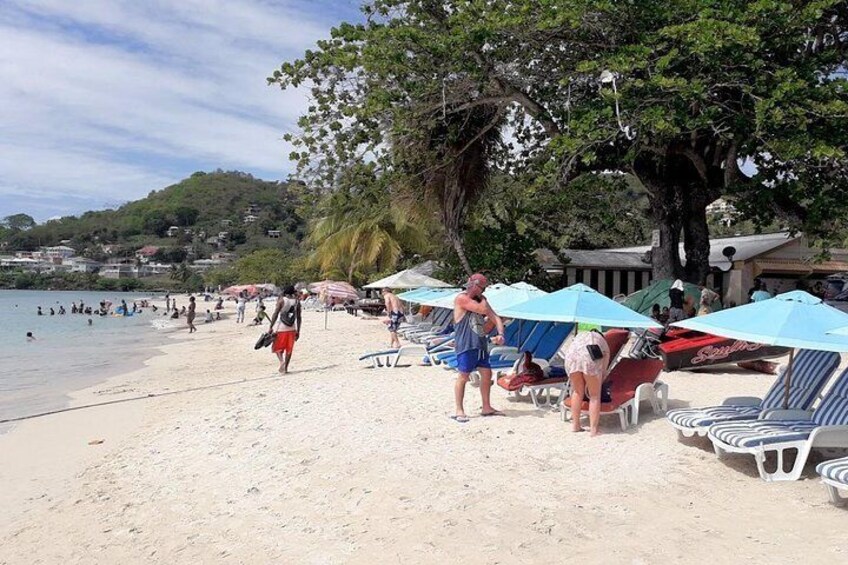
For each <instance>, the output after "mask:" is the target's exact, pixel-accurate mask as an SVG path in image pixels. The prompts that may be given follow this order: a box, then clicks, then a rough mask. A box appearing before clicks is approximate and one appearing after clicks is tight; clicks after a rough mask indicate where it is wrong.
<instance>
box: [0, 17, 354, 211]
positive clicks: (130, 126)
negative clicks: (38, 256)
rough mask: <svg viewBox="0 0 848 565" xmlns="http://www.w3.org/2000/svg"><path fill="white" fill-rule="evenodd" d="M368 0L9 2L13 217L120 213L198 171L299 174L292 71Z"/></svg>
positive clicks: (4, 94) (4, 42)
mask: <svg viewBox="0 0 848 565" xmlns="http://www.w3.org/2000/svg"><path fill="white" fill-rule="evenodd" d="M358 5H359V1H358V0H332V1H330V0H317V1H316V0H300V1H297V0H170V1H165V0H135V1H132V0H2V1H0V116H2V118H0V217H2V216H6V215H8V214H12V213H16V212H25V213H28V214H30V215H32V216H33V217H35V218H36V219H37V220H39V221H43V220H46V219H48V218H50V217H54V216H59V215H67V214H78V213H80V212H83V211H85V210H89V209H101V208H105V207H111V206H115V205H118V204H121V203H123V202H126V201H129V200H134V199H137V198H141V197H143V196H145V195H146V194H147V193H148V192H150V191H151V190H155V189H159V188H162V187H164V186H167V185H169V184H172V183H174V182H176V181H178V180H180V179H182V178H185V177H187V176H188V175H190V174H191V173H192V172H194V171H198V170H212V169H216V168H219V167H220V168H222V169H225V170H230V169H238V170H243V171H247V172H250V173H253V174H254V175H256V176H258V177H261V178H266V179H281V178H285V177H286V176H287V174H288V173H289V172H290V171H291V165H290V163H289V162H288V159H287V155H288V153H289V151H290V147H288V145H287V144H286V143H285V142H284V141H283V140H282V135H283V134H284V133H285V132H287V131H293V130H294V124H295V121H296V120H297V117H298V115H299V114H300V113H301V111H302V110H303V109H304V108H305V106H306V105H307V102H308V99H307V97H306V93H305V92H297V91H294V92H292V91H286V92H283V91H281V90H279V89H278V88H276V87H269V86H266V82H265V77H267V76H268V75H269V74H270V73H271V72H272V71H273V70H274V69H275V68H276V67H277V66H278V65H279V64H280V63H281V62H282V61H284V60H289V59H293V58H295V57H297V56H299V55H300V54H302V53H303V51H304V50H305V49H307V48H309V47H311V46H313V45H314V43H315V41H316V40H318V39H321V38H322V37H326V36H327V35H328V32H329V29H330V27H331V26H333V25H335V24H337V23H338V22H340V21H342V20H347V21H352V20H358V19H359V18H360V16H359V12H358Z"/></svg>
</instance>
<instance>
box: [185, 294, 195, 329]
mask: <svg viewBox="0 0 848 565" xmlns="http://www.w3.org/2000/svg"><path fill="white" fill-rule="evenodd" d="M196 307H197V305H196V304H195V302H194V296H189V297H188V312H187V313H186V322H188V333H194V332H196V331H197V328H195V327H194V316H195V309H196Z"/></svg>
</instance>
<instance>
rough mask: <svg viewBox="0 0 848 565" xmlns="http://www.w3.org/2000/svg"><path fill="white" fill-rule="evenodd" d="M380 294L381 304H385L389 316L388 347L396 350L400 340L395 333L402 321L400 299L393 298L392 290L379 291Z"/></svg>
mask: <svg viewBox="0 0 848 565" xmlns="http://www.w3.org/2000/svg"><path fill="white" fill-rule="evenodd" d="M381 294H382V295H383V302H384V303H385V304H386V314H388V315H389V335H391V336H392V340H391V343H390V344H389V347H391V348H393V349H397V348H399V347H400V340H399V339H398V334H397V332H398V329H400V324H401V323H402V322H403V319H404V316H403V307H402V306H401V305H400V299H399V298H398V297H397V296H395V293H394V292H392V289H390V288H384V289H383V290H382V291H381Z"/></svg>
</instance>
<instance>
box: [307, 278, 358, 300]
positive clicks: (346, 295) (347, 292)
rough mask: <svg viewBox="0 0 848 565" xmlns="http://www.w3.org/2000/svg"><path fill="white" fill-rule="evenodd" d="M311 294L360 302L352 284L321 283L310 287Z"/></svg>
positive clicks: (337, 282)
mask: <svg viewBox="0 0 848 565" xmlns="http://www.w3.org/2000/svg"><path fill="white" fill-rule="evenodd" d="M309 292H313V293H315V294H320V295H322V296H327V297H329V298H338V299H341V300H359V294H358V293H357V292H356V289H355V288H353V286H352V285H351V284H350V283H346V282H340V281H330V280H327V281H321V282H316V283H312V284H310V285H309Z"/></svg>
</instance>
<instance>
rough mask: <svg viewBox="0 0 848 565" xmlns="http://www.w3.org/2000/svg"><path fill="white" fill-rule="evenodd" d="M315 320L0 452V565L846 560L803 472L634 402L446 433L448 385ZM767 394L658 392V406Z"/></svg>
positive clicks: (101, 393) (208, 357)
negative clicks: (779, 474)
mask: <svg viewBox="0 0 848 565" xmlns="http://www.w3.org/2000/svg"><path fill="white" fill-rule="evenodd" d="M227 308H229V309H230V310H232V309H233V305H232V303H228V305H227ZM250 317H252V306H249V307H248V318H250ZM201 322H202V317H201ZM323 325H324V315H323V314H318V313H311V312H307V313H305V314H304V332H303V336H302V338H301V340H300V341H299V342H298V344H297V347H296V350H295V355H294V359H293V361H292V372H291V373H290V374H289V375H286V376H284V377H280V376H279V375H278V374H277V373H276V363H275V359H274V358H273V357H272V354H271V352H270V351H269V350H267V349H265V350H261V351H254V349H253V344H254V342H255V341H256V338H257V337H258V335H259V333H260V331H261V330H260V329H259V328H253V327H247V326H244V325H236V324H235V323H234V321H233V318H232V317H230V318H229V319H225V320H222V321H220V322H215V323H213V324H203V323H200V324H199V325H198V327H199V331H198V332H197V333H196V334H192V335H188V333H187V332H183V333H181V334H180V336H179V340H175V341H174V343H171V344H169V345H166V346H164V347H163V348H162V353H163V354H162V355H159V356H157V357H154V358H152V359H150V360H149V361H147V362H146V364H145V366H144V367H143V368H141V369H139V370H135V371H133V372H131V373H127V374H125V375H121V376H119V377H116V378H113V379H111V380H109V381H108V382H106V383H102V384H101V385H99V386H96V387H93V388H92V389H89V390H85V391H81V392H79V393H78V394H76V395H75V397H74V403H75V404H77V405H80V404H88V403H92V402H103V401H108V400H116V399H122V398H136V397H145V396H146V395H148V394H160V393H173V394H166V395H162V396H155V397H151V398H141V399H138V400H133V401H129V402H126V403H118V404H112V405H108V406H103V407H96V408H89V409H85V410H79V411H73V412H67V413H63V414H58V415H54V416H47V417H43V418H37V419H33V420H28V421H25V422H22V423H20V424H18V425H17V426H16V427H15V429H13V430H12V431H11V432H9V433H7V434H4V435H0V461H2V465H0V484H2V485H3V487H4V488H3V489H0V505H2V508H3V512H2V515H0V563H3V564H20V563H169V564H173V563H375V562H376V563H530V562H573V561H575V560H578V559H580V560H585V561H586V562H589V563H599V562H604V563H668V562H673V563H704V562H709V563H740V562H749V563H789V562H804V563H838V562H844V561H846V560H848V536H846V534H845V531H844V524H845V523H846V522H845V521H846V519H848V513H846V511H845V510H840V509H837V508H835V507H833V506H831V505H830V504H828V501H827V496H826V493H825V490H824V488H823V487H822V486H821V484H820V482H819V481H818V479H817V477H816V476H815V474H814V473H813V472H812V469H813V467H812V466H808V467H807V469H808V474H807V476H806V477H805V478H804V480H801V481H797V482H793V483H777V484H768V483H765V482H762V481H761V480H760V479H759V478H758V477H757V473H756V467H755V465H754V461H753V458H750V457H739V458H733V459H730V460H729V461H728V462H724V461H719V460H717V459H716V457H715V456H714V455H713V453H712V449H711V446H710V444H709V442H708V441H707V440H697V439H694V440H686V441H685V442H681V441H679V440H678V438H677V436H676V433H675V432H674V430H673V429H672V428H671V426H669V425H668V424H667V423H666V422H665V420H664V419H663V418H662V417H658V416H655V415H653V414H652V413H650V411H649V410H647V406H646V410H645V411H643V418H642V420H641V422H640V423H639V425H638V426H636V427H634V428H631V429H630V430H628V431H627V432H621V430H620V429H619V428H618V423H617V419H616V418H615V417H606V418H604V419H603V420H602V431H603V432H604V433H603V435H602V436H600V437H598V438H590V437H589V436H588V434H573V433H570V432H569V431H568V425H567V424H566V423H563V422H562V421H561V420H560V418H559V414H558V413H553V412H544V411H537V410H535V409H534V408H533V406H532V404H531V403H529V402H523V401H521V402H517V401H513V400H511V399H508V398H507V394H506V393H505V392H504V391H503V390H501V389H499V388H497V387H496V388H495V389H494V391H493V398H494V401H493V403H494V404H495V406H496V407H498V408H500V409H502V410H504V411H505V412H506V416H505V417H496V418H482V417H479V416H477V414H478V413H479V408H480V400H479V393H478V390H477V389H474V388H469V391H468V394H467V396H466V410H467V411H468V413H469V414H470V415H472V416H473V417H472V419H471V421H470V422H468V423H467V424H458V423H456V422H454V421H452V420H451V419H449V418H448V415H449V414H450V413H451V412H452V409H453V406H452V384H453V377H452V374H451V373H449V372H446V371H444V370H442V369H438V368H425V367H406V368H397V369H378V370H375V369H369V368H366V366H365V365H364V364H363V363H360V362H358V361H357V357H358V356H359V355H360V354H361V353H363V352H365V351H369V350H374V349H377V348H379V347H381V346H383V345H385V343H386V342H387V338H388V335H387V332H386V330H385V327H384V326H383V325H382V324H381V323H380V322H379V321H377V320H365V319H360V318H354V317H352V316H349V315H347V314H345V313H343V312H338V313H333V314H331V315H330V316H329V329H328V330H324V329H323ZM773 379H774V377H773V376H769V375H759V374H754V373H747V372H742V371H736V372H728V373H720V372H716V373H709V374H695V373H682V372H679V373H669V374H666V375H664V376H663V380H665V381H666V382H667V383H668V384H669V385H670V399H671V400H670V405H671V407H680V406H686V405H690V404H692V405H700V404H712V403H717V402H720V401H721V400H722V399H724V398H725V397H727V396H731V395H740V394H762V393H763V392H764V391H765V390H766V389H767V388H768V386H769V385H770V384H771V382H772V380H773ZM187 389H191V390H187ZM101 440H102V443H99V442H100V441H101ZM90 442H94V443H93V444H90Z"/></svg>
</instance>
